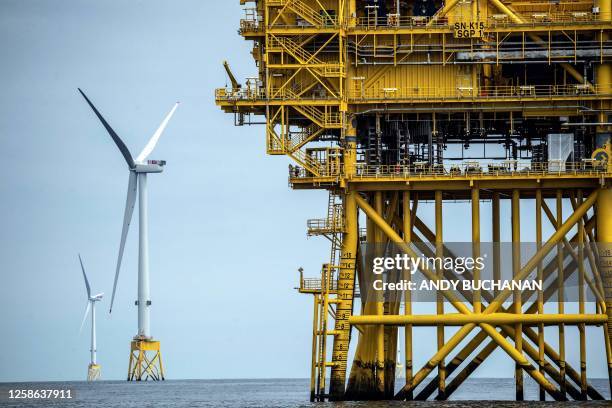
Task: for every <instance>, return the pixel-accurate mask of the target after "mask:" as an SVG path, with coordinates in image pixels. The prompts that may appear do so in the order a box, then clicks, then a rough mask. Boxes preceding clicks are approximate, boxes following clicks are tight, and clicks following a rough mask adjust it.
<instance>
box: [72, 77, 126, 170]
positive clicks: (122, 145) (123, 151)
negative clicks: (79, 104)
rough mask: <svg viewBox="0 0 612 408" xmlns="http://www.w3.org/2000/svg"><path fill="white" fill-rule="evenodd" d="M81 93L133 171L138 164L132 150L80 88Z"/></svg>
mask: <svg viewBox="0 0 612 408" xmlns="http://www.w3.org/2000/svg"><path fill="white" fill-rule="evenodd" d="M79 92H80V93H81V95H83V98H85V100H86V101H87V103H88V104H89V106H90V107H91V109H92V110H93V111H94V113H95V114H96V116H97V117H98V119H100V122H102V125H104V128H105V129H106V131H107V132H108V134H109V135H110V137H112V138H113V141H114V142H115V144H116V145H117V147H118V148H119V151H120V152H121V154H122V155H123V157H124V158H125V161H126V162H127V165H128V167H129V168H130V169H133V168H134V167H136V164H135V163H134V159H133V158H132V154H131V153H130V150H129V149H128V148H127V146H126V145H125V143H123V140H121V138H120V137H119V135H118V134H117V133H116V132H115V131H114V130H113V128H112V127H111V126H110V125H109V124H108V122H107V121H106V119H104V117H102V115H101V114H100V112H98V109H96V107H95V106H94V104H93V103H91V101H90V100H89V98H88V97H87V95H85V93H84V92H83V91H81V89H80V88H79Z"/></svg>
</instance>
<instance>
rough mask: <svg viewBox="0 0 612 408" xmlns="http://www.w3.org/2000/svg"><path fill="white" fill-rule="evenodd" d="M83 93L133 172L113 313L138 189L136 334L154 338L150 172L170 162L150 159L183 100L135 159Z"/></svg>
mask: <svg viewBox="0 0 612 408" xmlns="http://www.w3.org/2000/svg"><path fill="white" fill-rule="evenodd" d="M79 92H80V93H81V95H83V97H84V98H85V100H86V101H87V103H88V104H89V106H90V107H91V109H93V111H94V113H95V114H96V116H97V117H98V119H99V120H100V122H102V125H103V126H104V128H105V129H106V131H107V132H108V133H109V135H110V136H111V138H112V139H113V141H114V142H115V144H116V145H117V147H118V148H119V151H120V152H121V154H122V155H123V157H124V159H125V161H126V163H127V165H128V169H129V171H130V177H129V181H128V191H127V199H126V203H125V213H124V216H123V230H122V232H121V243H120V245H119V256H118V257H117V268H116V270H115V281H114V283H113V294H112V297H111V304H110V312H112V311H113V303H114V300H115V292H116V290H117V280H118V279H119V271H120V269H121V259H122V258H123V249H124V247H125V240H126V237H127V234H128V230H129V228H130V222H131V221H132V214H133V212H134V205H135V203H136V191H137V190H138V192H139V195H138V197H139V225H138V226H139V235H138V239H139V247H138V300H137V301H136V305H137V306H138V334H137V335H136V336H135V337H134V339H136V340H151V339H152V337H151V330H150V329H151V328H150V310H149V308H150V307H151V299H150V288H149V237H148V235H149V234H148V220H147V218H148V217H147V174H149V173H161V172H163V170H164V166H165V165H166V162H165V161H162V160H147V158H148V156H149V155H150V154H151V152H152V151H153V149H155V145H156V144H157V142H158V141H159V138H160V137H161V135H162V133H163V132H164V130H165V129H166V126H167V125H168V122H169V121H170V118H172V115H174V112H175V111H176V108H177V107H178V105H179V103H178V102H177V103H176V104H175V105H174V107H173V108H172V110H171V111H170V113H168V115H167V116H166V118H165V119H164V120H163V121H162V123H161V125H160V126H159V128H158V129H157V131H156V132H155V133H154V134H153V136H152V137H151V140H149V142H148V143H147V145H146V146H145V147H144V149H143V150H142V152H141V153H140V154H139V155H138V157H137V158H136V160H134V159H133V158H132V154H131V153H130V151H129V150H128V148H127V146H126V145H125V143H123V141H122V140H121V138H120V137H119V135H117V133H115V131H114V130H113V128H111V127H110V125H109V124H108V123H107V122H106V120H105V119H104V118H103V117H102V115H101V114H100V112H98V109H96V107H95V106H94V105H93V103H91V101H90V100H89V98H87V96H86V95H85V93H83V91H82V90H81V89H79Z"/></svg>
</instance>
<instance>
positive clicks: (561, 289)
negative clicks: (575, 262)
mask: <svg viewBox="0 0 612 408" xmlns="http://www.w3.org/2000/svg"><path fill="white" fill-rule="evenodd" d="M556 201H557V230H558V229H559V228H561V225H563V191H561V190H557V199H556ZM563 261H564V260H563V242H562V241H560V243H559V244H558V245H557V272H558V275H557V296H558V297H557V302H558V303H557V304H558V313H559V314H561V315H562V314H564V313H565V302H564V297H565V283H564V282H565V276H564V275H565V271H564V270H563ZM565 371H566V370H565V324H563V323H560V324H559V377H560V378H559V379H560V382H559V391H560V392H561V393H562V394H563V395H565V393H566V389H567V387H566V383H565Z"/></svg>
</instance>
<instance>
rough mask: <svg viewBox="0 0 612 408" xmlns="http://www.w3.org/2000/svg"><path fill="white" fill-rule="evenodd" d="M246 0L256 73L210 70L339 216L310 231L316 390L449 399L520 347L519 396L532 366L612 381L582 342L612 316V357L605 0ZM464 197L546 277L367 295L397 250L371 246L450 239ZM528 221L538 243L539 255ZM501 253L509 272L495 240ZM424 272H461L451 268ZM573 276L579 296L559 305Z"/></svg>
mask: <svg viewBox="0 0 612 408" xmlns="http://www.w3.org/2000/svg"><path fill="white" fill-rule="evenodd" d="M242 3H243V4H247V3H248V4H249V6H248V8H247V13H246V18H245V19H243V20H242V21H241V24H240V27H241V29H240V33H241V35H243V36H244V37H245V38H247V39H249V40H253V41H254V44H255V46H254V49H253V53H252V54H253V56H254V58H255V60H256V62H257V68H258V74H257V76H256V77H253V78H250V79H249V80H248V81H247V83H246V86H240V87H238V86H236V85H235V84H234V82H235V79H234V80H232V84H233V85H232V87H231V88H227V89H217V90H216V93H215V99H216V103H217V104H218V105H219V106H220V107H221V108H222V109H223V110H224V111H225V112H227V113H232V114H234V115H237V116H238V117H239V120H238V121H237V124H239V125H244V124H248V123H250V121H247V120H246V119H245V118H246V117H250V116H251V115H253V116H261V117H263V118H265V121H264V122H265V131H264V133H265V137H266V146H267V153H268V154H270V155H285V156H288V157H289V158H291V160H293V162H294V163H293V164H292V165H291V166H290V169H289V182H290V185H291V186H292V187H293V188H294V189H325V190H328V191H329V192H330V194H331V195H330V201H329V203H330V204H329V207H328V216H327V218H326V219H323V220H312V221H310V222H309V223H308V234H309V235H311V236H314V235H317V236H324V237H326V238H328V239H329V240H330V242H331V256H330V259H329V262H326V263H325V264H324V265H323V267H322V268H321V276H320V277H317V278H304V277H303V276H301V278H300V288H299V290H300V292H301V293H306V294H311V295H313V299H314V308H313V311H314V314H313V320H312V335H313V339H312V358H311V386H310V391H311V400H312V401H325V400H372V399H399V400H412V399H415V400H426V399H437V400H446V399H449V398H452V397H453V395H454V393H455V392H456V391H457V389H459V388H460V387H461V385H462V384H463V383H464V382H465V380H467V379H468V378H470V376H472V375H473V374H474V373H475V372H477V371H478V369H479V367H480V366H481V365H482V363H483V362H484V361H486V360H487V358H489V357H490V356H491V355H492V354H493V353H494V352H495V351H496V350H499V349H501V350H503V351H504V353H505V356H507V358H509V359H511V360H512V361H513V362H514V370H512V372H509V373H508V376H509V377H514V378H515V398H516V399H517V400H522V399H525V398H526V394H525V390H524V379H525V378H526V377H531V378H532V379H533V380H534V381H535V382H536V383H537V384H538V386H539V395H538V397H539V399H540V400H545V399H549V400H550V399H554V400H566V399H573V400H586V399H603V397H602V394H603V390H597V389H596V388H595V387H594V386H593V385H592V384H591V382H590V381H589V378H588V377H587V375H586V374H587V367H586V362H587V354H586V353H587V347H586V344H587V341H588V338H587V337H588V336H594V334H593V333H595V331H594V329H593V328H592V326H601V327H603V330H597V333H598V334H597V336H603V340H604V343H605V347H604V348H603V349H602V350H599V351H598V353H600V356H601V360H604V361H607V362H608V367H609V370H610V375H611V376H612V349H611V346H610V344H611V342H612V339H611V337H610V336H611V334H610V333H611V332H610V331H609V330H612V289H611V288H612V277H611V274H612V267H611V265H612V262H610V261H609V260H608V258H607V252H606V251H607V250H608V248H607V247H608V246H610V245H611V244H612V224H611V222H612V221H611V220H612V193H611V190H610V189H611V186H612V160H611V159H610V157H612V141H611V138H610V135H611V133H612V120H611V119H610V117H611V114H612V105H611V101H612V65H611V61H612V42H611V41H610V31H611V30H612V24H611V16H612V7H611V5H610V0H592V1H585V2H569V1H563V0H562V1H552V0H551V1H550V2H547V1H545V2H541V3H525V2H523V3H517V2H512V3H510V2H508V1H505V0H474V1H470V2H465V1H457V0H448V1H446V2H444V3H443V5H441V4H440V2H437V1H433V0H432V1H429V2H428V1H424V2H422V3H423V5H422V6H420V5H419V6H418V7H416V6H415V7H413V6H412V5H411V4H408V3H410V2H396V1H394V0H380V1H377V2H372V1H367V0H265V1H264V0H259V1H242ZM420 3H421V2H419V4H420ZM232 77H233V75H232ZM260 122H261V121H260ZM334 197H339V199H341V202H342V205H341V206H339V207H335V206H333V205H332V204H331V203H332V202H335V201H334V200H335V198H334ZM332 198H333V199H332ZM456 202H463V203H464V209H465V211H464V212H462V213H461V214H460V218H461V219H462V220H465V222H469V223H470V226H471V227H470V228H468V229H467V230H466V231H465V241H466V242H468V243H470V247H471V248H470V249H471V253H472V255H473V256H474V257H477V255H478V254H480V253H482V251H483V247H484V245H485V244H486V243H485V242H482V238H481V236H482V235H484V231H487V230H488V231H490V234H487V235H490V236H491V237H492V243H493V244H499V243H500V242H501V241H502V234H501V231H502V225H504V224H505V228H504V229H505V230H508V231H511V234H510V235H511V240H512V244H513V245H512V258H511V260H510V261H509V263H510V264H511V274H512V276H511V277H512V278H513V279H515V280H521V279H524V278H525V277H527V276H536V277H537V278H538V279H540V280H543V281H545V282H546V285H545V286H544V287H543V289H542V290H536V291H531V292H530V293H529V294H530V295H531V297H529V296H527V295H526V294H524V293H519V292H518V291H512V290H510V291H508V290H501V289H500V290H498V289H495V290H474V291H471V290H461V291H459V292H458V293H454V292H449V291H445V290H439V291H438V292H436V298H435V303H436V310H435V313H432V314H429V315H427V314H417V313H415V312H414V310H415V308H414V307H413V306H414V305H413V299H412V297H411V295H410V293H408V294H404V296H403V297H401V296H397V297H391V298H387V299H384V300H383V301H373V300H367V299H365V298H363V297H360V296H362V295H363V288H361V287H360V286H359V284H360V280H359V276H363V275H364V274H368V273H371V271H370V268H371V261H372V258H373V257H379V256H384V251H385V250H384V249H383V250H380V249H372V248H377V247H378V246H383V247H384V246H385V245H389V244H393V245H395V246H397V247H399V248H400V249H402V250H403V251H405V252H406V253H407V254H409V255H410V256H414V257H418V256H420V255H427V256H448V257H450V258H456V257H457V255H456V254H454V253H453V249H452V248H451V246H450V244H449V243H448V242H447V241H445V234H444V226H445V223H446V222H448V221H449V220H450V219H451V218H452V217H457V215H454V214H452V213H451V212H450V211H449V204H450V203H456ZM428 206H429V207H431V208H432V209H433V213H434V214H435V216H434V218H435V219H434V221H433V222H432V223H431V225H429V224H427V223H426V222H425V221H424V218H425V217H424V216H423V213H424V212H425V211H424V210H423V208H427V207H428ZM488 206H490V212H491V214H492V216H491V218H490V219H483V218H482V216H481V214H482V212H483V209H485V208H486V209H487V211H488V210H489V209H488V208H487V207H488ZM502 206H503V207H504V208H508V211H507V212H506V213H504V211H502V210H501V208H502ZM569 209H571V210H569ZM534 212H535V221H534V223H533V225H531V226H529V228H527V227H526V225H525V222H524V220H525V219H528V218H531V216H532V215H534ZM528 216H529V217H528ZM521 220H523V222H521ZM360 222H361V223H362V224H360ZM547 229H552V233H550V234H548V233H547V232H546V231H547ZM488 231H487V232H488ZM526 237H534V238H533V240H534V241H535V245H536V250H535V253H533V254H530V256H529V259H524V256H523V255H525V254H524V253H522V252H521V245H520V243H521V242H522V241H524V240H525V239H528V238H526ZM424 243H429V244H431V245H430V246H424ZM596 245H597V250H594V248H595V246H596ZM415 248H416V249H415ZM577 248H578V249H577ZM492 256H493V258H494V262H493V271H492V274H493V278H494V279H500V278H501V270H502V265H501V264H500V263H501V261H500V259H501V255H500V254H499V253H498V250H495V252H494V253H493V255H492ZM610 259H612V258H610ZM326 261H327V260H326ZM419 274H420V275H422V276H423V277H425V278H426V279H429V280H431V281H438V280H441V279H451V278H452V273H451V271H449V270H447V269H444V268H438V269H436V268H433V269H428V268H425V269H422V270H420V271H419ZM469 277H470V278H473V279H475V280H478V279H479V278H480V276H479V272H477V271H476V272H474V273H473V275H469ZM406 278H407V279H412V277H410V276H406ZM569 282H577V283H576V285H577V287H578V288H579V289H578V295H577V296H578V299H577V303H578V305H579V310H578V312H577V313H573V312H572V313H570V312H569V307H567V308H566V305H565V301H564V296H565V293H566V292H567V290H568V287H569V286H570V284H569ZM589 299H590V300H589ZM504 302H506V303H504ZM547 303H549V304H550V307H551V308H552V307H553V305H552V303H554V309H555V310H554V311H552V309H550V308H549V307H546V308H545V305H546V304H547ZM421 327H431V328H435V331H436V335H435V336H434V337H432V338H431V339H430V340H428V341H431V342H433V343H435V344H436V351H435V353H434V354H433V355H431V356H428V357H427V363H426V364H425V365H423V366H417V365H415V358H414V357H415V356H419V357H421V352H420V351H419V347H418V343H419V342H418V341H416V339H420V337H419V336H420V330H421ZM450 328H452V329H453V330H454V331H453V330H450ZM571 330H577V331H578V338H579V341H578V342H577V344H570V342H569V341H568V336H567V333H569V332H570V331H571ZM551 332H554V337H555V338H554V341H553V338H552V337H553V334H552V333H551ZM401 333H403V334H404V335H403V338H400V334H401ZM464 340H465V341H464ZM351 344H354V345H355V347H354V349H355V353H354V355H351V354H350V353H349V347H350V345H351ZM398 344H402V345H403V346H402V347H400V348H401V349H403V350H404V361H403V367H404V370H405V373H404V374H405V375H404V377H405V384H404V385H403V386H402V388H401V389H399V390H397V389H395V388H394V386H395V374H396V367H397V359H398V353H397V350H398ZM553 344H555V345H554V346H553ZM573 353H575V354H576V355H578V356H579V361H580V364H579V365H578V366H574V365H572V364H570V363H568V360H570V361H571V358H568V357H570V356H571V355H572V354H573ZM474 398H478V396H477V395H475V396H474Z"/></svg>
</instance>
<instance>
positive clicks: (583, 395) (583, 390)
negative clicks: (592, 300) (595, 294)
mask: <svg viewBox="0 0 612 408" xmlns="http://www.w3.org/2000/svg"><path fill="white" fill-rule="evenodd" d="M582 201H583V199H582V190H578V202H577V204H576V205H577V206H580V205H582ZM584 295H585V294H584V218H580V221H578V313H580V314H581V315H584V313H585V307H584ZM578 333H579V335H580V399H581V400H583V401H586V400H587V371H586V368H587V367H586V326H585V324H584V323H581V324H579V325H578Z"/></svg>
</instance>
